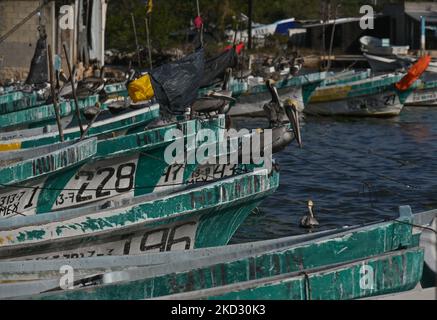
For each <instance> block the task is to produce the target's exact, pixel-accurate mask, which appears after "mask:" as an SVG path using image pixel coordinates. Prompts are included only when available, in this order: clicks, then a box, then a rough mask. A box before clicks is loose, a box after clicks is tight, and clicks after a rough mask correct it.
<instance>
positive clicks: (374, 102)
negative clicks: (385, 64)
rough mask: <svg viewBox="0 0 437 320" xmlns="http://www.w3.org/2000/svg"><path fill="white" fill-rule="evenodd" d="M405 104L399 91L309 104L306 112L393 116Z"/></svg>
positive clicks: (315, 113) (398, 112)
mask: <svg viewBox="0 0 437 320" xmlns="http://www.w3.org/2000/svg"><path fill="white" fill-rule="evenodd" d="M403 107H404V104H403V103H402V101H401V99H400V97H399V95H398V94H397V92H395V91H394V90H393V91H387V92H384V93H379V94H375V95H370V96H362V97H354V98H346V99H342V100H335V101H327V102H318V103H310V104H308V105H307V106H306V107H305V109H304V112H305V113H306V114H310V115H320V116H354V117H392V116H397V115H399V114H400V113H401V111H402V109H403Z"/></svg>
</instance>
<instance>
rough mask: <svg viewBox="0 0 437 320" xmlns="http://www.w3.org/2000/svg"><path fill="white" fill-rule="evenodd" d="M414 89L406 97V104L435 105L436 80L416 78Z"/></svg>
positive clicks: (436, 102) (436, 95) (436, 98)
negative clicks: (416, 83)
mask: <svg viewBox="0 0 437 320" xmlns="http://www.w3.org/2000/svg"><path fill="white" fill-rule="evenodd" d="M417 82H418V85H417V88H416V90H414V91H413V93H412V94H411V95H410V96H409V97H408V99H407V101H406V102H405V105H406V106H417V107H420V106H435V105H437V80H430V81H426V80H418V81H417Z"/></svg>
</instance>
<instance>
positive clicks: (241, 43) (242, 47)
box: [225, 42, 244, 54]
mask: <svg viewBox="0 0 437 320" xmlns="http://www.w3.org/2000/svg"><path fill="white" fill-rule="evenodd" d="M233 47H234V46H232V45H229V46H227V47H226V48H225V51H228V50H231V49H232V48H233ZM243 49H244V42H240V43H239V44H237V45H236V46H235V52H237V54H240V53H241V51H243Z"/></svg>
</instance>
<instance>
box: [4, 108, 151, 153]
mask: <svg viewBox="0 0 437 320" xmlns="http://www.w3.org/2000/svg"><path fill="white" fill-rule="evenodd" d="M158 116H159V106H158V105H153V106H150V107H146V108H142V109H140V110H133V111H131V110H126V112H124V113H122V114H119V115H117V116H113V117H108V118H102V119H101V120H100V119H98V120H97V121H96V122H95V123H94V124H93V126H92V127H91V128H90V129H89V131H88V135H87V137H98V138H100V139H101V138H105V137H106V138H108V137H114V136H117V135H120V134H122V135H123V134H126V133H134V132H136V131H138V128H139V127H141V126H145V125H146V124H147V123H149V122H151V121H152V120H154V119H156V118H157V117H158ZM140 130H141V129H140ZM79 137H80V129H79V127H78V126H72V127H70V128H66V129H65V130H64V139H65V141H68V140H74V139H78V138H79ZM59 140H60V137H59V133H58V131H57V130H56V131H52V132H49V133H45V134H39V135H37V136H29V135H27V134H26V132H24V133H23V134H21V133H20V132H16V133H7V134H5V135H4V136H3V137H2V139H1V140H0V151H11V150H18V149H27V148H35V147H39V146H44V145H48V144H52V143H56V142H58V141H59Z"/></svg>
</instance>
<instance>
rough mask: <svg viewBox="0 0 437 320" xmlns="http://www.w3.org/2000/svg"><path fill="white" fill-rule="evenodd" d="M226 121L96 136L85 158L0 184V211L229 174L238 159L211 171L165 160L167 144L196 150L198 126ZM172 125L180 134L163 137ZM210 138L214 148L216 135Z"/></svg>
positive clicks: (41, 208) (101, 198)
mask: <svg viewBox="0 0 437 320" xmlns="http://www.w3.org/2000/svg"><path fill="white" fill-rule="evenodd" d="M224 122H225V118H224V117H218V118H213V119H210V120H208V121H204V120H202V121H197V120H192V121H187V122H183V123H178V124H172V125H167V126H164V127H159V128H155V129H151V130H146V131H144V132H142V133H138V134H133V135H129V136H121V137H118V138H114V139H109V140H104V141H100V142H99V143H98V145H97V147H95V149H97V152H96V150H94V151H95V155H94V157H93V158H92V159H89V160H90V161H88V162H87V163H85V164H82V163H77V165H76V166H71V168H69V169H68V170H64V171H62V172H53V173H52V174H50V175H48V174H47V175H45V176H44V177H39V176H38V177H37V176H32V177H31V176H29V177H28V179H27V180H28V181H26V179H23V180H22V181H24V182H22V183H18V184H16V183H15V184H13V186H10V187H9V188H7V187H5V188H3V189H0V199H7V204H6V205H5V206H4V207H5V208H4V210H5V212H4V214H3V217H4V218H10V217H12V216H15V215H21V216H28V215H34V214H42V213H46V212H51V211H59V210H65V209H68V208H73V207H76V206H83V205H89V204H91V203H103V202H106V201H108V200H109V199H120V198H126V197H133V196H140V195H145V194H149V193H152V192H161V191H167V190H171V189H174V188H178V187H181V186H183V185H185V184H189V183H194V182H198V181H202V182H207V181H212V180H214V179H217V178H223V177H225V176H230V175H232V174H234V173H235V172H236V171H237V170H242V169H243V168H242V167H240V166H237V165H214V166H213V168H212V169H211V170H210V172H208V173H203V172H202V167H201V166H200V165H199V163H198V162H197V161H196V162H194V163H188V164H187V163H184V164H174V165H173V164H168V163H167V162H166V160H165V151H166V148H167V147H168V146H169V145H170V144H171V143H176V142H178V141H179V142H180V143H184V145H187V148H186V150H185V152H187V153H188V152H193V153H194V152H196V147H197V146H196V144H193V145H192V146H191V145H190V144H188V143H187V142H188V141H195V139H196V132H197V131H198V130H200V129H203V128H205V127H206V128H209V127H213V129H214V132H216V133H217V135H219V134H220V132H219V130H218V128H222V127H223V126H224ZM175 129H178V130H181V132H183V133H184V136H183V137H180V138H177V139H176V138H175V139H173V138H172V137H170V138H166V134H167V132H171V131H172V130H175ZM217 138H218V137H217ZM210 143H211V145H212V146H213V147H214V149H216V147H217V146H216V143H215V141H210ZM32 150H33V149H29V151H19V152H32ZM218 154H219V153H218ZM181 156H184V155H181ZM150 168H153V170H150ZM33 178H38V179H33ZM10 183H12V181H11V182H10ZM0 218H1V216H0Z"/></svg>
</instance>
